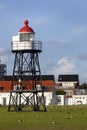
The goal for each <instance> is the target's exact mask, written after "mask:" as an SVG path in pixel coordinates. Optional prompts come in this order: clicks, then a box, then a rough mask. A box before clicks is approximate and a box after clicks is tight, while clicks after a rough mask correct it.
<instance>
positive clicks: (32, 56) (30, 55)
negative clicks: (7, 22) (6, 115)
mask: <svg viewBox="0 0 87 130" xmlns="http://www.w3.org/2000/svg"><path fill="white" fill-rule="evenodd" d="M40 52H41V50H32V51H13V53H15V60H14V67H13V80H12V87H11V91H10V99H9V106H8V111H22V110H23V109H24V107H25V106H29V108H32V110H34V111H40V110H43V111H46V106H45V97H44V90H43V87H42V79H41V70H40V64H39V53H40Z"/></svg>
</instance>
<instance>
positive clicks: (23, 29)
mask: <svg viewBox="0 0 87 130" xmlns="http://www.w3.org/2000/svg"><path fill="white" fill-rule="evenodd" d="M28 23H29V22H28V20H25V21H24V24H25V25H24V27H22V28H21V29H20V30H19V32H30V33H34V31H33V29H32V28H31V27H29V26H28Z"/></svg>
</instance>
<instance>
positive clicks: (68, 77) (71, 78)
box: [58, 74, 79, 82]
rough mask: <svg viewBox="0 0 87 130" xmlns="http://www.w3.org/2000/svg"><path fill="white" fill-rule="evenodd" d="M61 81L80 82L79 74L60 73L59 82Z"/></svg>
mask: <svg viewBox="0 0 87 130" xmlns="http://www.w3.org/2000/svg"><path fill="white" fill-rule="evenodd" d="M61 81H66V82H69V81H77V82H79V76H78V74H74V75H70V74H69V75H59V77H58V82H61Z"/></svg>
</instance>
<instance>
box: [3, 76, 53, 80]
mask: <svg viewBox="0 0 87 130" xmlns="http://www.w3.org/2000/svg"><path fill="white" fill-rule="evenodd" d="M25 77H26V78H27V79H28V80H32V79H33V77H32V76H25ZM37 78H38V76H37ZM12 79H13V76H12V75H7V76H4V77H3V79H2V80H4V81H10V80H12ZM15 79H16V76H15ZM41 79H42V80H53V81H55V78H54V75H41Z"/></svg>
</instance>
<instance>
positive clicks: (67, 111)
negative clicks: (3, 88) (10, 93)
mask: <svg viewBox="0 0 87 130" xmlns="http://www.w3.org/2000/svg"><path fill="white" fill-rule="evenodd" d="M0 130H87V105H84V106H50V107H47V112H33V111H31V112H8V111H7V108H3V107H1V108H0Z"/></svg>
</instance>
